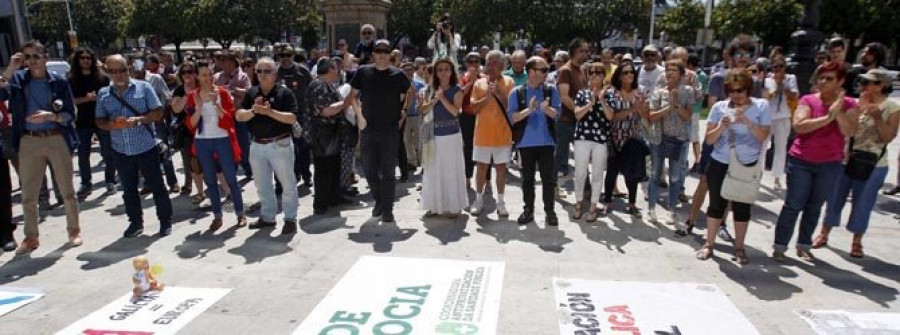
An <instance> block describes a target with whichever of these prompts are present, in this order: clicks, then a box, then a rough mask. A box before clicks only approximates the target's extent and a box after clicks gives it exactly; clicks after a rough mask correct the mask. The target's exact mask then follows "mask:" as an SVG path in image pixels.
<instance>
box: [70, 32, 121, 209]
mask: <svg viewBox="0 0 900 335" xmlns="http://www.w3.org/2000/svg"><path fill="white" fill-rule="evenodd" d="M69 66H71V70H70V72H69V85H71V86H72V96H73V97H74V98H75V104H76V105H77V107H78V116H77V117H76V119H75V128H77V130H78V140H79V145H78V173H79V174H80V175H81V187H80V188H79V189H78V192H76V194H77V195H78V197H80V198H84V197H87V196H88V195H89V194H91V144H92V143H93V141H92V140H91V138H92V137H94V136H95V135H96V136H97V139H99V140H100V156H101V157H103V163H104V164H103V165H104V168H103V175H104V179H105V181H106V195H111V194H113V193H115V191H116V187H115V186H116V165H115V162H114V161H113V155H112V142H111V140H110V137H109V132H108V131H105V130H102V129H100V128H98V127H97V124H96V123H95V122H94V110H95V109H96V108H97V91H99V90H100V89H101V88H103V87H104V86H109V77H107V76H106V74H105V73H103V70H101V69H100V66H99V65H98V63H97V57H96V56H95V55H94V51H93V50H91V49H89V48H84V47H82V48H78V49H76V50H75V52H73V53H72V56H70V58H69Z"/></svg>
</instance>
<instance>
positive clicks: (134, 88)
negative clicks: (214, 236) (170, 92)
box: [95, 55, 172, 238]
mask: <svg viewBox="0 0 900 335" xmlns="http://www.w3.org/2000/svg"><path fill="white" fill-rule="evenodd" d="M128 70H129V69H128V66H127V62H126V60H125V58H124V57H122V55H112V56H109V57H107V58H106V73H108V74H109V78H110V81H111V82H112V84H111V85H110V86H107V87H104V88H103V89H101V90H100V92H99V93H97V97H98V98H97V111H96V112H95V117H96V121H97V126H98V127H100V128H101V129H103V130H108V131H109V135H110V138H111V139H112V147H113V152H114V155H115V160H116V169H117V170H118V173H119V179H120V181H121V184H122V198H123V200H124V202H125V212H126V213H127V215H128V228H127V229H125V232H124V233H123V236H124V237H126V238H130V237H137V236H139V235H140V234H141V233H143V231H144V213H143V208H142V207H141V198H140V196H139V194H138V176H139V175H140V176H143V177H144V181H145V185H146V186H147V187H148V188H149V189H150V191H151V192H152V193H153V201H154V203H155V204H156V217H157V218H158V219H159V236H160V237H162V236H167V235H169V234H171V233H172V201H171V200H170V199H169V192H168V191H167V190H166V188H165V186H163V177H162V172H161V171H160V169H159V165H160V152H159V148H157V139H156V136H155V132H154V131H153V128H152V127H151V126H150V125H151V124H153V123H154V122H158V121H159V120H161V119H162V118H163V108H162V107H163V105H162V102H161V101H160V100H159V97H158V96H157V94H156V92H154V90H153V87H152V86H151V84H150V83H149V82H146V81H142V80H136V79H133V78H131V77H130V76H129V73H128ZM132 70H133V69H132Z"/></svg>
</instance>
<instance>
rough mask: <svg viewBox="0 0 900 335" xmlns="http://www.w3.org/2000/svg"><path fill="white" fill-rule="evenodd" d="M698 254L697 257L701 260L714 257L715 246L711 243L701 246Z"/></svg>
mask: <svg viewBox="0 0 900 335" xmlns="http://www.w3.org/2000/svg"><path fill="white" fill-rule="evenodd" d="M696 256H697V259H699V260H701V261H705V260H707V259H710V258H712V256H713V247H712V246H709V245H704V246H703V247H701V248H700V250H697V254H696Z"/></svg>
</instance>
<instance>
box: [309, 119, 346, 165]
mask: <svg viewBox="0 0 900 335" xmlns="http://www.w3.org/2000/svg"><path fill="white" fill-rule="evenodd" d="M310 123H311V124H312V127H311V129H310V132H311V134H312V136H310V140H311V143H310V144H309V145H310V147H311V148H312V151H313V155H315V156H317V157H327V156H334V155H338V154H340V153H341V124H340V123H339V122H328V121H327V120H324V119H322V118H318V117H314V118H312V120H311V121H310Z"/></svg>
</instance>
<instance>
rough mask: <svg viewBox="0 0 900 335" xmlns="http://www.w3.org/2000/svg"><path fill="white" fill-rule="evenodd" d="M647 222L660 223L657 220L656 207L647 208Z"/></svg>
mask: <svg viewBox="0 0 900 335" xmlns="http://www.w3.org/2000/svg"><path fill="white" fill-rule="evenodd" d="M647 220H648V221H649V222H650V223H659V220H658V219H657V218H656V208H655V207H650V208H647Z"/></svg>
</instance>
